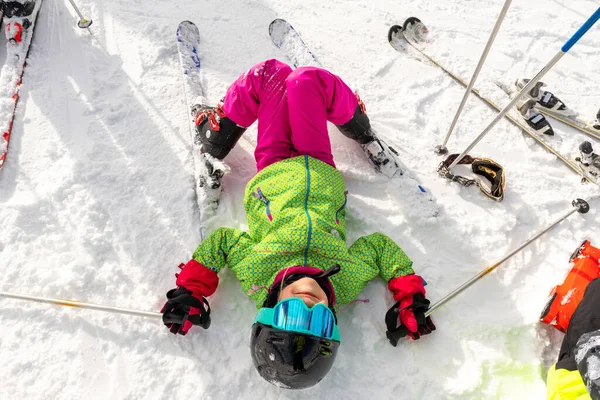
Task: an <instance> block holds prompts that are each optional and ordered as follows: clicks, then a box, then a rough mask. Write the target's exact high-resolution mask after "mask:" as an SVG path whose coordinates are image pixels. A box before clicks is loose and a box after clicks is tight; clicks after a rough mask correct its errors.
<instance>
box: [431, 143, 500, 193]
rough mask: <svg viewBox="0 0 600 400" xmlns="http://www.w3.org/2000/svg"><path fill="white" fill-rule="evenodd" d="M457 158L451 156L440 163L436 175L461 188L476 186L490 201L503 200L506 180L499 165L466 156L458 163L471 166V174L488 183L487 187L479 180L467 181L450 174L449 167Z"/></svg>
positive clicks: (486, 159)
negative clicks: (482, 178) (458, 184)
mask: <svg viewBox="0 0 600 400" xmlns="http://www.w3.org/2000/svg"><path fill="white" fill-rule="evenodd" d="M458 156H459V154H451V155H450V156H448V158H447V159H446V160H445V161H442V163H440V165H439V167H438V169H437V172H438V174H440V175H441V176H443V177H444V178H447V179H450V180H451V181H454V182H458V183H460V184H461V185H463V186H471V185H477V187H478V188H479V190H481V192H482V193H483V194H485V195H486V196H487V197H489V198H490V199H492V200H496V201H501V200H502V199H503V198H504V188H505V187H506V180H505V177H504V168H502V166H501V165H500V164H498V163H497V162H495V161H493V160H490V159H489V158H473V157H471V156H470V155H468V154H467V155H465V156H464V157H463V158H462V160H460V161H459V162H458V164H466V165H471V170H472V171H473V173H475V174H476V175H479V176H482V177H484V178H486V179H487V180H488V181H489V187H488V186H487V185H485V184H484V183H483V182H482V181H481V180H479V179H469V178H466V177H464V176H460V175H455V174H453V173H452V172H450V169H449V167H450V165H451V164H452V163H453V162H454V160H456V157H458Z"/></svg>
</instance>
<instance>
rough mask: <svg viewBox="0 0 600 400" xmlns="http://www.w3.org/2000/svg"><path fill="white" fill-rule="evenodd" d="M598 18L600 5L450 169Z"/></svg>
mask: <svg viewBox="0 0 600 400" xmlns="http://www.w3.org/2000/svg"><path fill="white" fill-rule="evenodd" d="M598 19H600V7H599V8H598V9H597V10H596V12H595V13H594V14H592V16H591V17H590V18H589V19H588V20H587V21H586V22H585V23H584V24H583V25H582V26H581V28H579V30H578V31H577V32H575V34H574V35H573V36H572V37H571V38H570V39H569V40H567V42H566V43H565V44H564V45H563V47H562V48H561V49H560V51H559V52H558V53H556V55H555V56H554V57H552V59H551V60H550V61H549V62H548V64H546V66H544V68H542V70H541V71H540V72H538V74H537V75H536V76H535V77H534V78H533V79H532V80H530V81H529V83H528V84H527V85H525V87H524V88H523V89H521V91H520V92H519V93H518V94H517V95H516V96H515V97H514V98H513V99H512V100H511V101H510V102H509V103H508V104H507V105H506V107H504V108H503V109H502V111H500V113H499V114H498V115H497V116H496V117H495V118H494V119H493V120H492V122H491V123H490V124H489V125H488V126H487V127H486V128H485V129H484V130H483V132H481V133H480V134H479V136H477V138H475V140H474V141H473V142H472V143H471V144H470V145H469V146H467V148H466V149H465V150H464V151H463V152H462V153H460V155H459V156H458V157H456V159H455V160H454V162H452V164H450V165H449V166H448V170H450V169H452V168H453V167H455V166H456V165H457V164H458V163H459V162H460V160H462V159H463V157H464V156H465V155H466V154H467V153H468V152H469V151H470V150H471V149H472V148H473V147H475V145H476V144H477V143H479V141H480V140H481V139H483V137H484V136H485V135H487V134H488V132H489V131H491V130H492V128H493V127H494V126H496V124H497V123H498V121H500V120H501V119H502V118H503V117H504V115H505V114H506V113H507V112H509V111H510V110H511V109H512V108H513V107H514V105H515V104H516V103H517V101H519V100H520V99H521V98H522V97H523V96H524V95H525V94H526V93H529V91H530V89H531V88H532V87H534V86H535V84H536V83H538V82H539V80H540V79H542V78H543V77H544V75H546V73H547V72H548V71H550V70H551V69H552V67H553V66H554V65H555V64H556V63H557V62H558V61H559V60H560V59H561V58H562V57H563V56H564V55H565V54H566V53H567V52H568V51H569V50H570V49H571V47H573V46H574V45H575V43H577V42H578V41H579V39H581V37H582V36H583V35H585V34H586V32H587V31H589V30H590V28H591V27H592V26H593V25H594V24H595V23H596V21H598Z"/></svg>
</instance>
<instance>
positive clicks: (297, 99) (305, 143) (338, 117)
mask: <svg viewBox="0 0 600 400" xmlns="http://www.w3.org/2000/svg"><path fill="white" fill-rule="evenodd" d="M357 104H358V101H357V99H356V96H355V95H354V93H353V92H352V90H351V89H350V88H349V87H348V86H347V85H346V84H345V83H344V82H343V81H342V79H341V78H339V77H338V76H336V75H334V74H332V73H331V72H329V71H326V70H324V69H321V68H316V67H300V68H297V69H296V70H292V68H291V67H290V66H289V65H287V64H284V63H282V62H280V61H278V60H275V59H272V60H267V61H264V62H262V63H260V64H257V65H255V66H254V67H252V68H250V70H249V71H248V72H246V73H244V74H242V75H241V76H240V77H239V78H238V79H237V80H236V81H235V82H234V83H233V84H232V85H231V86H230V87H229V89H227V94H226V95H225V100H224V102H223V111H225V114H227V117H228V118H229V119H231V120H232V121H233V122H235V123H236V124H238V125H240V126H243V127H246V128H247V127H249V126H250V125H252V124H253V123H254V121H256V120H257V119H258V143H257V145H256V150H255V151H254V158H255V159H256V168H257V169H258V171H260V170H261V169H263V168H265V167H267V166H269V165H271V164H273V163H275V162H277V161H281V160H284V159H286V158H290V157H295V156H299V155H308V156H311V157H314V158H317V159H319V160H321V161H323V162H326V163H327V164H329V165H331V166H333V167H335V163H334V162H333V155H332V154H331V142H330V141H329V134H328V132H327V121H330V122H331V123H333V124H336V125H342V124H345V123H346V122H348V121H350V119H351V118H352V116H353V115H354V111H355V109H356V106H357Z"/></svg>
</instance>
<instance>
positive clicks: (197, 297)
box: [160, 259, 219, 335]
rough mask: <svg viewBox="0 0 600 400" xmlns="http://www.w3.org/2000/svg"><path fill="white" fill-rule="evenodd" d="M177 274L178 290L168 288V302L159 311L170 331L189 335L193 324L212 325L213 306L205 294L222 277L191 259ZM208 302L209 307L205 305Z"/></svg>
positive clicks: (212, 290) (213, 290) (208, 294)
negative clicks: (211, 313)
mask: <svg viewBox="0 0 600 400" xmlns="http://www.w3.org/2000/svg"><path fill="white" fill-rule="evenodd" d="M179 268H181V269H182V271H181V272H180V273H179V274H175V276H177V281H176V284H177V289H172V290H169V292H168V293H167V302H166V303H165V305H164V306H163V308H162V309H161V310H160V312H162V313H163V323H164V324H165V326H166V327H167V328H169V330H170V331H171V333H174V334H177V333H179V334H180V335H186V334H187V332H188V331H189V330H190V328H191V327H192V326H193V325H200V326H201V327H202V328H204V329H208V327H209V326H210V306H209V304H208V300H206V298H205V297H207V296H210V295H212V294H213V293H214V292H215V290H216V289H217V286H218V284H219V276H218V275H217V273H216V272H215V271H213V270H211V269H209V268H206V267H205V266H203V265H202V264H200V263H199V262H198V261H196V260H193V259H192V260H190V261H189V262H188V263H187V264H186V265H185V266H184V265H183V264H180V265H179ZM205 305H206V308H205V307H204V306H205Z"/></svg>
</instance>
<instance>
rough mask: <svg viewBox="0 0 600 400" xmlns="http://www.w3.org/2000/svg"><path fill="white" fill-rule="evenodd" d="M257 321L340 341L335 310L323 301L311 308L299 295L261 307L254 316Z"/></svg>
mask: <svg viewBox="0 0 600 400" xmlns="http://www.w3.org/2000/svg"><path fill="white" fill-rule="evenodd" d="M257 322H258V323H261V324H263V325H268V326H272V327H273V328H276V329H281V330H283V331H291V332H298V333H305V334H307V335H312V336H318V337H322V338H325V339H331V340H335V341H337V342H339V341H340V332H339V330H338V327H337V324H336V323H335V316H334V315H333V311H331V310H330V309H329V307H327V306H326V305H325V304H321V303H320V304H315V305H314V306H313V307H312V308H309V307H308V306H307V305H306V304H305V303H304V301H303V300H302V299H300V298H298V297H290V298H288V299H285V300H282V301H280V302H279V303H277V304H276V305H275V307H273V308H267V307H263V308H261V309H260V310H259V311H258V314H256V318H254V323H257Z"/></svg>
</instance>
